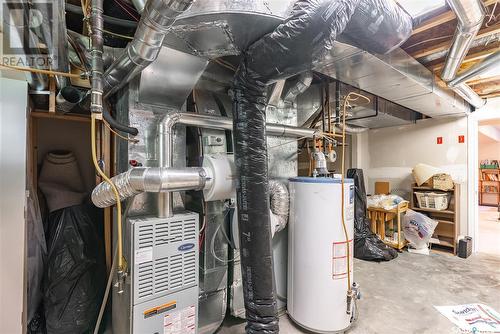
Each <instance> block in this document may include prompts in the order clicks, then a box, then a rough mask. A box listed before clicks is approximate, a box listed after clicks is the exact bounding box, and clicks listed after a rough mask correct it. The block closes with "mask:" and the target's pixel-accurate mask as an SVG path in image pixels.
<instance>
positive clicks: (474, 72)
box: [448, 51, 500, 87]
mask: <svg viewBox="0 0 500 334" xmlns="http://www.w3.org/2000/svg"><path fill="white" fill-rule="evenodd" d="M498 64H500V51H497V52H495V53H493V54H491V55H489V56H488V57H486V58H484V59H483V60H482V61H481V62H479V63H477V64H476V65H474V66H472V67H471V68H469V69H468V70H467V71H464V72H463V73H461V74H459V75H458V76H457V77H456V78H455V79H454V80H452V81H451V82H450V83H449V84H448V86H450V87H455V86H457V85H460V84H462V83H465V82H466V81H468V80H471V79H473V78H474V77H476V76H478V75H481V74H483V73H485V72H487V71H488V70H490V69H492V68H493V67H495V66H498Z"/></svg>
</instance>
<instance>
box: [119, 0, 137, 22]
mask: <svg viewBox="0 0 500 334" xmlns="http://www.w3.org/2000/svg"><path fill="white" fill-rule="evenodd" d="M113 2H114V3H115V4H117V5H118V6H119V7H120V8H121V9H122V10H123V11H124V12H125V13H127V14H128V15H129V16H130V17H131V18H133V19H134V20H135V21H139V17H138V16H136V15H135V14H134V13H132V12H131V11H130V10H129V9H127V7H125V5H124V4H123V3H122V2H120V1H118V0H114V1H113Z"/></svg>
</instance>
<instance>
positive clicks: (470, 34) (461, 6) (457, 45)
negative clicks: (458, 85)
mask: <svg viewBox="0 0 500 334" xmlns="http://www.w3.org/2000/svg"><path fill="white" fill-rule="evenodd" d="M447 2H448V5H449V6H450V8H451V9H452V10H453V12H454V13H455V15H456V16H457V19H458V26H457V30H456V32H455V37H454V38H453V44H452V46H451V48H450V51H449V52H448V56H447V57H446V63H445V65H444V68H443V72H442V73H441V78H442V79H443V80H444V81H446V82H449V81H451V80H453V78H454V77H455V75H456V73H457V71H458V69H459V68H460V65H462V62H463V60H464V58H465V56H466V55H467V52H468V51H469V48H470V45H471V43H472V42H473V41H474V38H476V35H477V33H478V32H479V29H481V25H482V23H483V20H484V17H485V10H484V7H483V4H482V2H481V1H480V0H447Z"/></svg>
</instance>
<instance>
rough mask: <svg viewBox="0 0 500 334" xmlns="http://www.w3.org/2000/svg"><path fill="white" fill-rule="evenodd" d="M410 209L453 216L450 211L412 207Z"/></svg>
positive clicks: (452, 212) (453, 212)
mask: <svg viewBox="0 0 500 334" xmlns="http://www.w3.org/2000/svg"><path fill="white" fill-rule="evenodd" d="M411 209H412V210H414V211H422V212H433V213H443V214H447V215H454V214H455V211H451V210H436V209H427V208H417V207H413V208H411Z"/></svg>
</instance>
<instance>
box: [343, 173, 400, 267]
mask: <svg viewBox="0 0 500 334" xmlns="http://www.w3.org/2000/svg"><path fill="white" fill-rule="evenodd" d="M347 177H348V178H350V179H354V187H355V198H354V257H355V258H357V259H361V260H367V261H390V260H392V259H395V258H396V257H398V252H397V251H396V250H394V249H392V248H391V247H389V246H387V245H386V244H384V243H383V242H382V240H380V239H379V238H378V236H377V235H376V234H374V233H373V232H372V231H370V221H369V220H368V218H366V189H365V181H364V177H363V170H362V169H355V168H353V169H349V170H348V171H347Z"/></svg>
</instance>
